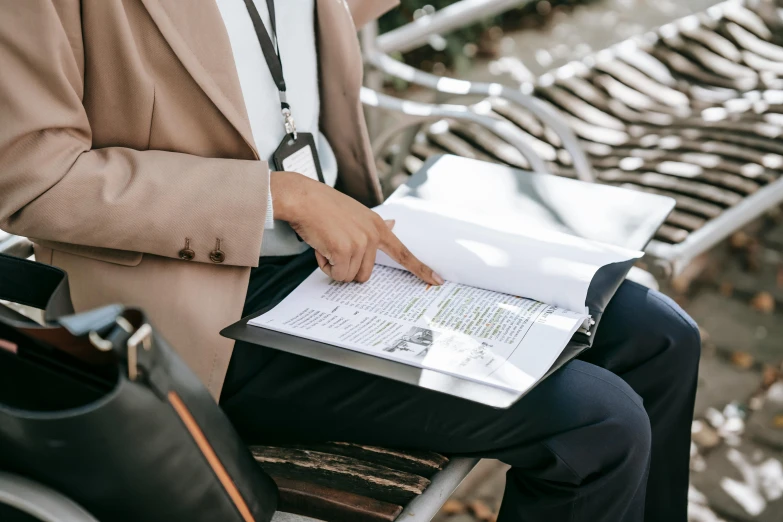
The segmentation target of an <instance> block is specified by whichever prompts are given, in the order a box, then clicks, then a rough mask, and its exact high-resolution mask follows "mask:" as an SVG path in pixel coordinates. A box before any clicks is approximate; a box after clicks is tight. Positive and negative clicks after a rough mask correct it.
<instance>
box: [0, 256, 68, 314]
mask: <svg viewBox="0 0 783 522" xmlns="http://www.w3.org/2000/svg"><path fill="white" fill-rule="evenodd" d="M0 299H2V300H5V301H10V302H12V303H16V304H20V305H25V306H31V307H33V308H37V309H39V310H43V311H44V318H45V320H46V322H47V323H48V322H53V321H55V320H56V319H57V318H58V317H62V316H64V315H69V314H72V313H73V305H72V304H71V292H70V287H69V286H68V276H67V274H66V273H65V272H64V271H62V270H60V269H59V268H55V267H53V266H49V265H44V264H42V263H36V262H34V261H28V260H26V259H20V258H18V257H12V256H9V255H6V254H0Z"/></svg>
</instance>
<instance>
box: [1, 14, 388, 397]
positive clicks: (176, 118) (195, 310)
mask: <svg viewBox="0 0 783 522" xmlns="http://www.w3.org/2000/svg"><path fill="white" fill-rule="evenodd" d="M395 3H396V0H349V1H348V2H346V1H345V0H316V11H317V13H316V20H317V27H316V31H317V42H318V56H319V70H320V77H321V130H322V132H323V133H324V134H325V136H326V137H327V139H328V140H329V142H330V144H331V145H332V147H333V149H334V152H335V155H336V157H337V162H338V165H339V179H338V188H339V189H340V190H342V191H343V192H345V193H347V194H349V195H350V196H352V197H354V198H356V199H357V200H359V201H361V202H362V203H364V204H367V205H374V204H377V203H379V202H380V201H381V193H380V189H379V184H378V181H377V178H376V173H375V168H374V162H373V159H372V154H371V151H370V146H369V142H368V138H367V132H366V126H365V122H364V119H363V114H362V108H361V104H360V102H359V89H360V86H361V81H362V59H361V55H360V50H359V46H358V41H357V37H356V26H358V25H361V24H363V23H365V22H366V21H368V20H370V19H372V18H374V17H376V16H378V15H380V14H381V13H383V12H384V11H386V10H387V9H389V8H391V7H392V6H393V5H395ZM0 12H2V13H3V15H2V16H0V71H2V74H0V228H2V229H4V230H6V231H8V232H11V233H14V234H18V235H22V236H27V237H30V238H32V239H33V240H34V242H35V243H36V255H37V258H38V259H39V260H40V261H42V262H44V263H49V264H53V265H56V266H59V267H61V268H63V269H65V270H66V271H67V272H68V274H69V277H70V280H71V292H72V296H73V300H74V304H75V306H76V308H77V310H85V309H89V308H92V307H96V306H101V305H105V304H108V303H114V302H119V303H124V304H127V305H130V306H141V307H143V308H144V309H145V310H147V312H148V313H149V314H150V316H151V317H152V319H153V322H154V323H155V326H156V327H157V328H158V329H159V330H160V331H161V332H162V333H163V335H164V336H165V337H166V338H167V339H168V340H169V341H170V342H171V344H172V345H173V346H174V347H175V348H176V349H177V350H178V351H179V353H180V355H181V356H182V357H183V358H184V359H185V361H186V362H187V363H188V364H189V365H190V367H191V368H192V369H193V370H194V371H195V372H196V373H197V374H198V375H199V376H200V377H201V378H202V380H203V381H204V382H205V384H206V385H207V386H208V387H209V389H210V390H211V391H212V393H213V395H215V396H216V397H217V396H218V395H219V393H220V389H221V387H222V383H223V379H224V378H225V373H226V369H227V367H228V362H229V359H230V357H231V352H232V349H233V341H229V340H227V339H223V338H221V337H220V336H219V334H218V332H219V331H220V330H221V329H222V328H223V327H225V326H227V325H229V324H231V323H232V322H234V321H236V320H238V319H239V318H240V315H241V311H242V306H243V304H244V296H245V291H246V289H247V282H248V274H249V271H250V267H252V266H256V265H257V264H258V252H259V250H260V248H261V237H262V234H263V226H264V217H265V215H266V202H267V198H266V192H267V187H268V184H269V170H268V166H267V164H266V162H265V161H262V160H260V159H259V157H258V154H257V151H256V150H255V146H254V143H253V138H252V135H251V131H250V124H249V122H248V117H247V113H246V110H245V106H244V101H243V98H242V92H241V89H240V86H239V80H238V77H237V72H236V69H235V66H234V60H233V56H232V52H231V47H230V44H229V40H228V35H227V33H226V31H225V27H224V25H223V23H222V18H221V16H220V13H219V11H218V9H217V5H216V4H215V1H214V0H188V1H183V0H55V1H52V0H24V1H22V2H20V1H18V0H0ZM352 14H353V16H354V19H352ZM354 20H355V21H354ZM271 124H272V123H270V125H271ZM218 243H219V245H218ZM186 248H189V249H191V250H192V251H193V252H195V257H194V258H193V259H192V260H183V259H182V258H188V257H189V256H188V255H186V254H187V252H185V253H183V252H182V251H183V250H184V249H186ZM217 249H219V250H220V251H221V252H222V253H223V255H222V256H221V255H214V252H215V251H216V250H217ZM210 253H213V255H210Z"/></svg>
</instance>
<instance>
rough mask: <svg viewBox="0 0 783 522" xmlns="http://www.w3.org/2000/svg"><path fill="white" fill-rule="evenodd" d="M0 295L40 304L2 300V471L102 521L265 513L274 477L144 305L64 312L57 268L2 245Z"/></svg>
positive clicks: (223, 519)
mask: <svg viewBox="0 0 783 522" xmlns="http://www.w3.org/2000/svg"><path fill="white" fill-rule="evenodd" d="M0 299H3V300H6V301H11V302H16V303H19V304H23V305H28V306H32V307H35V308H39V309H42V310H44V311H45V321H44V325H39V324H37V323H35V322H33V321H31V320H29V319H27V318H25V317H24V316H22V315H21V314H19V313H17V312H15V311H14V310H12V309H11V308H10V307H7V306H4V305H2V304H0V470H3V471H9V472H13V473H17V474H20V475H24V476H27V477H29V478H31V479H33V480H36V481H38V482H41V483H43V484H45V485H47V486H50V487H51V488H53V489H55V490H57V491H60V492H61V493H63V494H65V495H67V496H68V497H70V498H71V499H73V500H74V501H75V502H77V503H79V504H81V505H82V506H83V507H84V508H85V509H87V510H88V511H90V512H91V513H92V514H93V515H94V516H95V517H96V518H98V519H99V520H101V521H102V522H104V521H105V522H125V521H128V522H130V521H133V522H138V521H142V520H143V521H145V522H156V521H161V522H163V521H165V522H172V521H188V522H199V521H210V522H214V521H220V522H231V521H238V522H239V521H241V522H263V521H268V520H271V518H272V514H273V513H274V511H275V509H276V506H277V488H276V486H275V484H274V482H273V481H272V480H271V479H270V478H269V477H268V476H267V475H265V474H264V472H263V471H262V470H261V468H260V467H259V466H258V464H257V463H256V462H255V461H254V460H253V457H252V455H251V454H250V452H249V451H248V449H247V448H246V446H245V445H244V444H243V443H242V441H241V440H240V438H239V436H238V435H237V434H236V432H235V431H234V429H233V427H232V426H231V424H230V422H229V421H228V419H227V418H226V417H225V416H224V415H223V412H222V411H221V410H220V408H219V407H218V405H217V404H216V403H215V401H214V400H213V398H212V397H211V396H210V394H209V392H208V391H207V389H206V388H205V387H204V386H203V385H202V384H201V382H200V381H199V380H198V378H197V377H196V376H195V375H194V374H193V373H192V372H191V371H190V370H189V369H188V368H187V367H186V366H185V364H184V363H183V362H182V361H181V360H180V359H179V357H177V356H176V354H175V353H174V351H173V350H172V349H171V348H170V347H169V346H168V345H167V344H166V342H165V341H164V340H163V339H162V338H161V337H160V336H159V335H157V334H156V332H155V330H154V329H153V328H152V327H151V326H150V323H149V321H148V320H147V318H146V317H145V315H144V313H143V312H141V311H140V310H136V309H128V308H123V307H121V306H108V307H105V308H100V309H96V310H93V311H90V312H87V313H82V314H78V315H73V313H72V308H71V307H70V297H69V292H68V283H67V278H66V276H65V274H64V273H63V272H62V271H60V270H58V269H56V268H53V267H49V266H46V265H42V264H39V263H34V262H31V261H26V260H21V259H16V258H12V257H8V256H5V255H2V254H0ZM69 312H70V314H69ZM63 314H64V315H63Z"/></svg>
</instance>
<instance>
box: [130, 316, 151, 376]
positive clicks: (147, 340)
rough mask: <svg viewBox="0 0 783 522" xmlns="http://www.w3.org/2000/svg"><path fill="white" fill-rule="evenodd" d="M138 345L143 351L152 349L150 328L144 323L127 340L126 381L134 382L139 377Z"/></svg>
mask: <svg viewBox="0 0 783 522" xmlns="http://www.w3.org/2000/svg"><path fill="white" fill-rule="evenodd" d="M139 345H141V347H142V348H144V350H145V351H149V350H150V349H151V348H152V327H151V326H150V325H149V324H147V323H144V324H143V325H141V326H140V327H139V329H138V330H136V331H135V332H134V333H133V335H131V337H130V339H128V379H130V380H131V381H135V380H136V378H137V377H138V376H139Z"/></svg>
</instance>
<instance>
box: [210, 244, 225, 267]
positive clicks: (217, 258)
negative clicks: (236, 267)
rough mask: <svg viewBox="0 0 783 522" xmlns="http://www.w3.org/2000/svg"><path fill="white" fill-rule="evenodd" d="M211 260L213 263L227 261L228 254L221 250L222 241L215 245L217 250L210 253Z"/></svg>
mask: <svg viewBox="0 0 783 522" xmlns="http://www.w3.org/2000/svg"><path fill="white" fill-rule="evenodd" d="M209 260H210V261H212V262H213V263H222V262H223V261H225V260H226V254H225V253H224V252H223V251H222V250H220V240H219V239H218V240H217V242H216V244H215V250H213V251H212V252H210V253H209Z"/></svg>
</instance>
